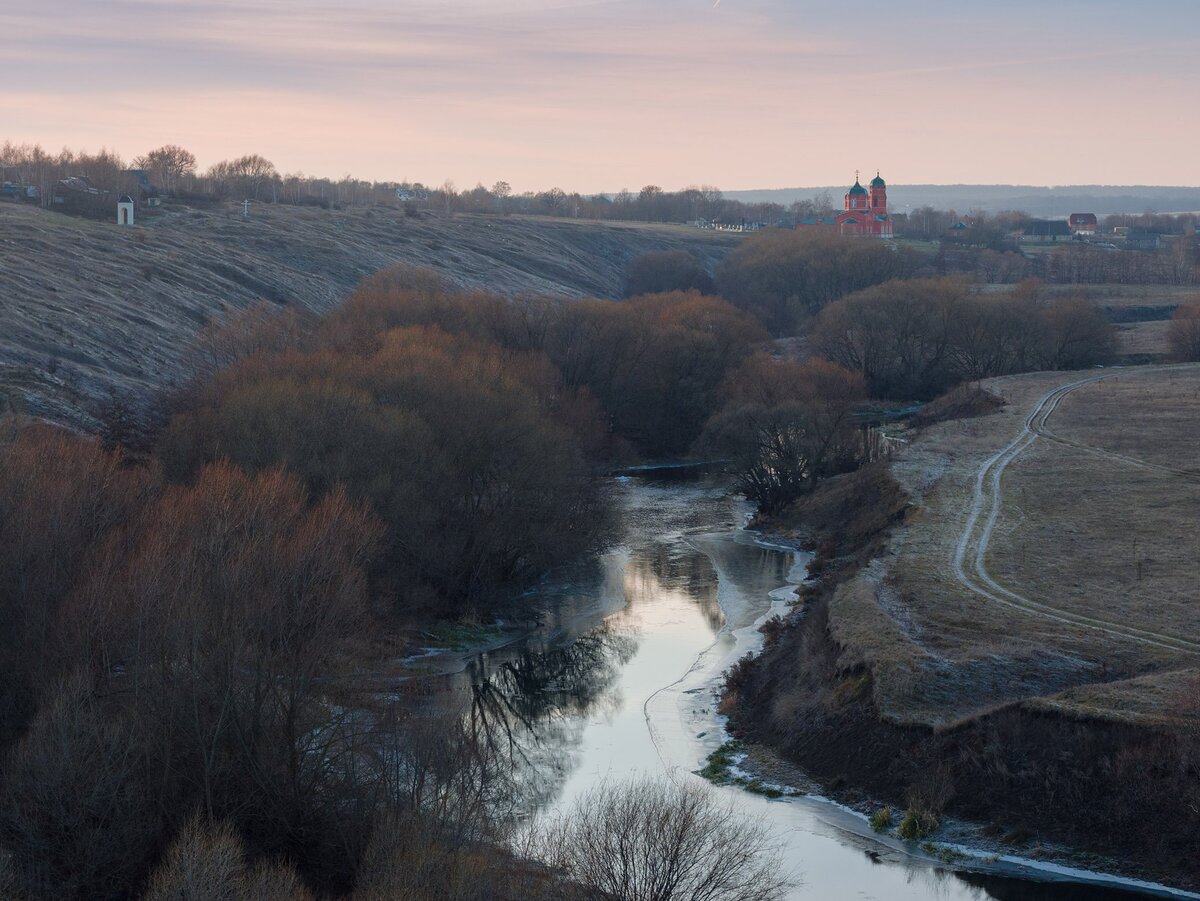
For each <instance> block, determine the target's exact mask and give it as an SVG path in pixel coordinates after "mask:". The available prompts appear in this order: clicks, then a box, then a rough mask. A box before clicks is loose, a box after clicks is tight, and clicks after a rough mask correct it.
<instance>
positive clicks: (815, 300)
mask: <svg viewBox="0 0 1200 901" xmlns="http://www.w3.org/2000/svg"><path fill="white" fill-rule="evenodd" d="M919 266H920V260H919V258H918V257H917V256H915V255H914V254H912V253H911V252H909V251H906V250H903V249H900V248H897V247H895V246H891V245H888V244H886V243H884V242H882V241H861V240H855V239H853V238H843V237H840V236H838V235H836V234H832V233H830V232H826V231H822V230H818V229H811V230H801V231H788V230H783V229H771V230H769V231H764V232H760V233H759V234H757V235H755V236H754V237H752V238H747V239H746V240H745V241H743V242H742V244H741V245H740V246H739V247H738V249H737V250H735V251H734V252H733V253H731V254H730V255H729V256H728V257H726V258H725V261H724V262H723V263H722V264H721V267H720V268H719V269H718V270H717V293H718V294H720V295H721V296H722V297H724V298H725V299H726V300H728V301H729V302H730V303H732V304H733V305H734V306H736V307H738V308H740V309H743V310H748V311H749V312H751V313H753V314H754V315H755V316H756V317H757V318H758V319H759V321H760V322H762V323H763V325H765V326H766V327H767V329H769V330H770V331H771V332H772V333H773V334H776V335H790V334H795V332H796V330H797V328H798V327H799V326H800V325H801V324H802V323H803V322H804V321H805V320H806V319H807V318H808V317H810V316H812V315H814V314H816V313H818V312H819V311H820V310H821V309H822V308H823V307H825V306H826V305H828V304H830V303H832V302H833V301H835V300H837V299H838V298H839V297H843V296H845V295H847V294H850V293H851V292H853V291H859V290H861V289H863V288H867V287H870V286H871V285H877V284H879V283H881V282H885V281H888V280H889V279H902V278H909V277H911V276H912V275H914V274H915V273H916V271H917V270H918V268H919Z"/></svg>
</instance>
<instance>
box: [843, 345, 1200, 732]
mask: <svg viewBox="0 0 1200 901" xmlns="http://www.w3.org/2000/svg"><path fill="white" fill-rule="evenodd" d="M1091 379H1096V380H1094V381H1087V380H1091ZM1077 382H1084V383H1083V384H1080V385H1078V386H1077V387H1075V388H1074V389H1072V390H1069V391H1065V392H1064V393H1062V395H1061V399H1059V400H1058V402H1057V406H1054V405H1053V404H1052V403H1050V404H1047V405H1046V407H1045V410H1048V411H1049V412H1048V413H1047V414H1046V415H1045V419H1044V422H1043V423H1042V424H1040V425H1036V426H1035V428H1034V429H1033V431H1032V432H1031V433H1029V434H1028V435H1027V436H1026V439H1023V438H1022V435H1023V428H1024V426H1025V423H1026V419H1027V417H1029V416H1030V415H1031V413H1033V411H1034V410H1035V409H1037V407H1038V403H1039V401H1041V400H1042V399H1043V398H1046V397H1047V396H1048V395H1050V393H1051V392H1053V391H1054V389H1056V388H1058V387H1060V386H1067V385H1072V384H1074V383H1077ZM986 386H987V387H988V388H989V389H990V390H992V391H994V392H996V393H999V394H1001V395H1002V396H1003V397H1004V398H1005V400H1006V401H1007V405H1006V406H1005V407H1004V409H1003V410H1001V411H1000V412H998V413H995V414H993V415H990V416H985V417H981V418H978V419H972V420H964V421H954V422H947V423H941V424H939V425H936V426H933V427H931V428H929V429H927V430H926V431H924V432H923V433H921V434H920V435H918V436H916V438H915V440H913V442H912V443H911V445H909V446H908V447H907V449H906V450H905V451H904V452H903V454H902V455H901V456H900V457H899V458H898V459H897V460H896V461H895V462H894V463H893V464H892V470H893V474H894V476H895V477H896V478H897V480H898V481H899V482H900V483H901V485H902V486H903V487H904V489H905V490H906V491H907V492H908V493H909V495H910V496H911V497H912V500H913V510H912V512H911V514H910V517H909V520H908V522H907V523H906V525H905V526H904V527H903V528H901V529H900V530H898V532H897V533H896V534H895V535H894V537H893V540H892V542H891V546H890V551H889V553H888V555H887V556H885V557H884V558H883V559H882V560H879V561H876V563H875V564H874V565H873V566H872V567H871V568H869V569H868V570H867V571H866V572H864V573H863V574H860V576H859V577H858V578H857V579H855V580H854V581H852V582H850V583H848V584H847V585H845V586H843V587H842V588H841V589H840V590H839V594H838V596H837V597H836V599H835V602H834V605H833V608H832V610H831V625H832V628H833V630H834V633H835V635H836V636H837V637H838V638H839V640H840V641H841V642H842V643H843V645H845V646H846V648H847V655H848V657H850V658H853V657H859V658H861V659H862V660H864V661H865V662H867V663H868V664H870V665H871V666H872V667H873V669H874V672H875V676H876V679H875V690H876V694H877V699H878V701H879V702H880V705H881V708H882V709H883V710H884V711H885V714H886V715H887V716H888V717H889V718H891V719H894V720H896V721H899V722H923V723H931V724H934V725H948V724H952V723H954V722H957V721H961V720H963V719H966V718H969V717H971V716H974V715H976V714H978V713H981V712H984V711H986V710H989V709H994V708H996V707H998V706H1002V705H1005V704H1010V703H1014V702H1023V703H1029V704H1034V705H1038V706H1044V707H1053V708H1055V709H1058V710H1062V711H1069V712H1074V713H1087V714H1089V715H1098V716H1105V717H1116V718H1120V719H1123V720H1131V719H1133V720H1137V719H1141V720H1157V719H1160V718H1163V717H1176V716H1179V715H1181V714H1180V710H1181V709H1182V708H1183V707H1184V706H1186V701H1187V695H1188V693H1189V690H1192V691H1194V687H1193V686H1194V683H1193V682H1192V680H1193V679H1194V675H1195V673H1196V671H1197V668H1198V667H1200V531H1198V530H1197V525H1198V523H1200V458H1198V455H1197V453H1196V447H1197V442H1200V366H1195V365H1189V366H1177V367H1159V368H1145V369H1115V370H1103V371H1093V372H1087V373H1054V374H1045V373H1039V374H1033V375H1026V376H1014V377H1008V378H1004V379H996V380H993V381H991V382H989V383H986ZM1027 439H1028V440H1027ZM1006 447H1009V448H1012V452H1011V455H1010V456H1007V457H1005V456H1003V455H1001V453H1000V452H1002V451H1003V450H1004V449H1005V448H1006ZM989 463H990V464H991V467H990V468H989ZM981 471H982V472H983V473H984V476H985V477H984V478H982V479H981V477H980V473H981ZM993 477H994V478H993ZM996 485H998V486H999V494H998V495H996V494H994V493H993V487H994V486H996ZM993 498H997V500H996V502H995V504H994V507H995V515H994V517H993V518H992V519H991V520H989V511H990V510H991V509H992V506H993ZM973 509H974V510H978V511H979V516H978V519H977V521H976V525H974V526H973V527H971V519H970V516H971V512H972V510H973ZM964 533H969V534H968V535H967V538H966V539H964V537H963V536H964ZM985 533H986V537H985ZM981 544H982V546H983V551H982V555H981V556H979V551H978V549H979V547H980V546H981ZM960 545H962V548H961V550H960ZM956 556H957V557H958V558H959V559H960V566H959V567H957V568H956V566H955V559H956ZM977 559H978V568H977V567H976V560H977ZM961 561H965V563H966V565H965V566H963V565H962V563H961ZM848 662H849V661H848Z"/></svg>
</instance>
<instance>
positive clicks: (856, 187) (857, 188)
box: [850, 181, 867, 194]
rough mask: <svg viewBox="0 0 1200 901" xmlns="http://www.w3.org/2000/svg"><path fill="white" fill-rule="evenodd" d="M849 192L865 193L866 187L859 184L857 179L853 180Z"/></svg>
mask: <svg viewBox="0 0 1200 901" xmlns="http://www.w3.org/2000/svg"><path fill="white" fill-rule="evenodd" d="M850 193H851V194H866V193H867V189H866V188H864V187H863V186H862V185H860V184H859V183H858V182H857V181H855V182H854V187H853V188H851V189H850Z"/></svg>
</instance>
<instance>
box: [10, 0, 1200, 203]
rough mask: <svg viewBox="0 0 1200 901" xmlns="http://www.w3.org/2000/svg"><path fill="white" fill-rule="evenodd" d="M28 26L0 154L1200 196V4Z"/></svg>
mask: <svg viewBox="0 0 1200 901" xmlns="http://www.w3.org/2000/svg"><path fill="white" fill-rule="evenodd" d="M6 6H9V7H15V6H16V3H15V0H0V33H4V34H5V35H6V44H5V46H4V49H3V54H2V55H0V86H2V89H0V122H3V123H4V125H3V126H2V127H0V136H3V137H8V138H11V139H15V140H25V141H41V142H43V143H46V144H49V145H50V146H57V145H60V144H69V145H73V146H83V145H86V146H88V147H90V148H95V147H98V146H99V145H100V144H105V145H108V146H113V147H115V148H117V149H118V150H120V151H122V152H124V153H126V154H132V153H137V152H141V151H144V150H145V149H148V148H149V147H151V146H154V145H157V144H160V143H164V142H167V141H172V142H177V143H183V144H186V145H187V146H189V147H191V148H192V149H193V150H194V151H195V152H196V153H197V154H198V155H199V156H200V157H201V159H202V161H204V162H213V161H215V160H216V159H217V158H219V157H221V156H232V155H237V154H240V153H245V152H261V153H264V154H265V155H267V156H269V157H270V158H272V159H273V160H275V162H276V163H277V164H278V165H279V166H280V167H281V168H284V169H288V170H304V171H308V172H313V173H316V172H320V173H324V174H330V175H341V174H345V173H346V172H352V173H354V174H356V175H362V176H364V177H375V178H401V177H409V178H419V179H423V180H426V181H431V182H440V181H441V180H442V179H444V178H452V179H455V180H456V181H458V182H459V183H460V184H464V185H469V184H473V183H474V182H475V181H476V180H482V181H485V182H489V181H491V180H494V179H498V178H505V179H507V180H509V181H511V182H513V183H514V184H515V185H518V186H519V187H522V188H536V187H548V186H550V185H554V184H558V185H561V186H563V187H565V188H567V189H579V190H585V191H586V190H600V189H615V188H620V187H622V186H630V187H635V188H636V187H639V186H640V185H641V184H644V183H647V182H657V183H660V184H663V185H664V186H667V187H679V186H682V185H683V184H687V183H692V182H710V183H717V184H720V185H722V186H724V187H729V188H734V187H769V186H782V185H794V184H813V183H826V182H835V183H836V182H840V181H842V180H844V178H845V172H846V171H849V170H851V169H853V168H854V167H855V166H861V167H862V168H864V169H865V168H870V167H876V166H878V167H883V168H885V169H887V170H888V174H889V176H890V178H891V179H892V180H895V181H909V182H915V181H941V182H949V181H973V182H1003V181H1021V182H1037V183H1063V182H1067V181H1071V182H1109V183H1112V182H1135V181H1136V182H1149V183H1153V182H1158V183H1163V182H1173V183H1178V182H1191V183H1196V182H1200V177H1197V174H1196V172H1195V171H1194V169H1193V171H1191V172H1188V171H1187V170H1188V167H1189V166H1192V167H1194V165H1195V164H1194V162H1193V160H1195V158H1196V155H1195V147H1196V146H1197V145H1200V125H1198V124H1197V121H1198V120H1197V116H1196V114H1195V112H1194V110H1192V109H1191V106H1192V105H1193V104H1194V103H1195V100H1194V97H1193V93H1194V91H1195V88H1196V83H1195V82H1196V77H1195V74H1194V73H1195V62H1196V60H1197V58H1200V37H1198V35H1200V4H1195V3H1194V2H1193V0H1163V2H1160V3H1156V4H1153V5H1150V4H1143V5H1135V4H1132V3H1125V2H1112V0H1090V2H1086V3H1085V2H1081V0H1059V2H1057V3H1054V4H1048V3H1044V2H1036V3H1035V2H1033V0H1010V2H1007V3H1004V4H986V5H985V4H979V3H967V2H964V0H956V2H943V0H909V2H906V3H880V2H867V0H847V2H843V3H839V4H837V5H836V6H832V7H831V5H829V4H826V3H816V2H798V0H790V2H788V0H724V2H722V3H721V4H720V5H719V6H718V7H716V8H714V7H713V5H712V3H711V2H709V0H654V2H649V0H641V2H634V0H614V2H596V0H555V2H548V0H542V2H537V0H512V2H490V0H444V2H440V3H419V2H403V0H391V2H385V0H349V2H346V3H333V2H329V0H320V2H318V0H287V2H282V0H245V2H231V0H203V2H202V0H113V2H108V0H46V2H43V3H40V4H38V5H37V6H36V7H34V6H33V5H32V4H24V3H22V4H20V6H19V8H8V9H6V8H5V7H6ZM1164 124H1166V125H1169V139H1168V140H1166V141H1164V135H1163V132H1162V129H1163V126H1164ZM1085 148H1086V149H1085Z"/></svg>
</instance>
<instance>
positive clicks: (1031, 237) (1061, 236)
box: [1021, 219, 1075, 244]
mask: <svg viewBox="0 0 1200 901" xmlns="http://www.w3.org/2000/svg"><path fill="white" fill-rule="evenodd" d="M1074 237H1075V236H1074V234H1073V233H1072V232H1071V226H1069V225H1068V224H1067V220H1065V219H1033V220H1031V221H1030V222H1029V223H1027V224H1026V225H1025V227H1024V228H1023V229H1022V230H1021V240H1022V241H1024V242H1027V243H1034V244H1053V243H1056V242H1059V241H1070V240H1072V239H1073V238H1074Z"/></svg>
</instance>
